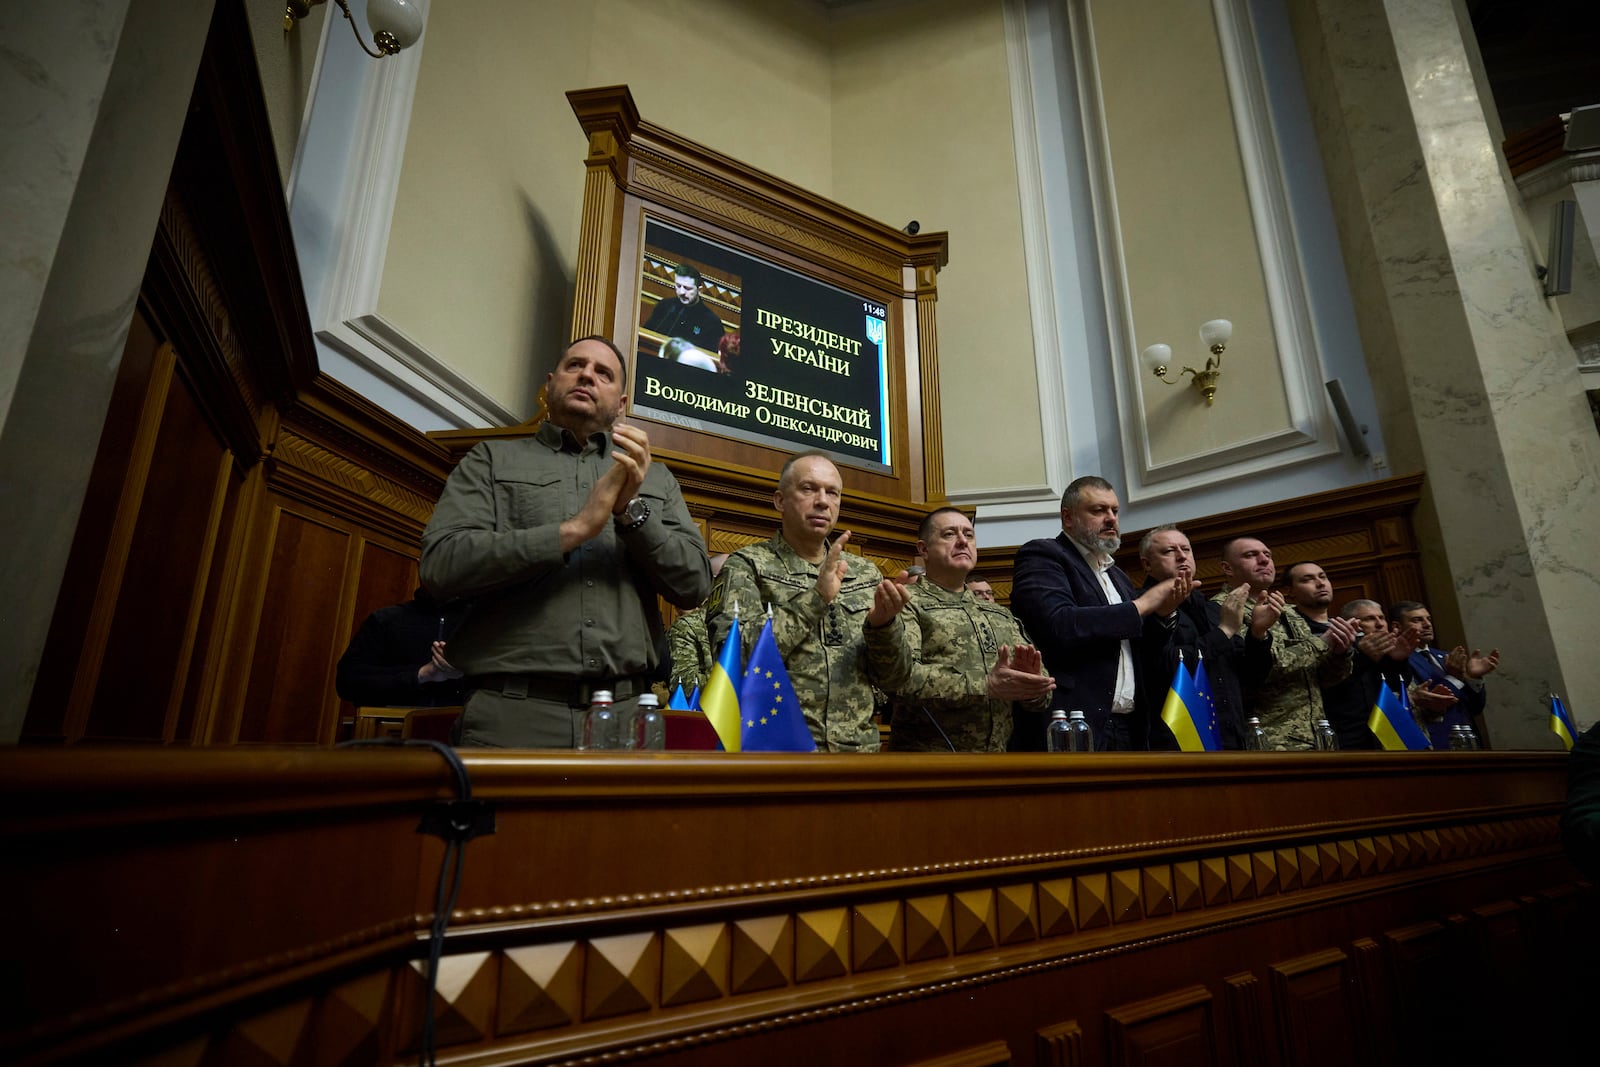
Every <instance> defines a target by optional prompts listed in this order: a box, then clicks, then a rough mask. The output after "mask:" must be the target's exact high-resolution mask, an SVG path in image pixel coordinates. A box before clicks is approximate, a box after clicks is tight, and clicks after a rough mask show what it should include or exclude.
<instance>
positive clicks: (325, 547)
mask: <svg viewBox="0 0 1600 1067" xmlns="http://www.w3.org/2000/svg"><path fill="white" fill-rule="evenodd" d="M269 507H271V509H272V520H271V531H272V532H271V537H270V539H269V542H268V545H267V547H266V549H265V559H266V561H267V562H266V565H265V566H264V567H262V568H261V571H260V576H261V585H260V592H259V594H258V599H257V603H258V604H259V608H258V612H259V614H258V616H257V619H256V626H255V630H254V633H253V634H252V636H251V640H250V642H249V644H250V648H251V654H250V656H249V658H248V668H247V670H248V683H247V685H246V686H245V690H244V693H243V696H242V699H241V711H240V720H239V727H238V732H237V733H236V735H235V738H234V741H235V743H237V744H248V743H252V742H254V743H260V742H267V743H278V744H281V743H285V742H288V743H318V742H320V743H324V744H326V743H329V742H331V741H332V740H333V737H334V734H335V732H336V730H337V727H338V722H337V698H336V697H335V695H334V692H333V663H334V660H335V659H336V658H337V654H336V652H335V651H334V648H335V646H336V645H337V643H338V640H339V634H341V633H342V632H344V629H345V625H344V623H343V622H342V620H344V619H345V618H347V617H348V615H349V608H348V604H349V598H350V591H349V588H348V585H349V580H350V566H351V558H352V555H353V554H354V552H355V549H356V544H355V539H354V538H353V536H352V534H351V532H350V531H349V530H348V529H345V528H342V527H341V526H340V525H339V524H336V523H334V522H330V521H329V520H328V519H327V518H326V517H324V516H321V515H317V514H315V513H312V512H310V511H309V509H301V508H297V507H290V506H287V505H286V504H285V503H284V502H282V501H279V500H276V499H273V498H270V497H269ZM334 590H338V591H339V593H338V595H337V600H336V602H335V603H333V604H330V603H329V600H330V597H329V594H330V592H331V591H334Z"/></svg>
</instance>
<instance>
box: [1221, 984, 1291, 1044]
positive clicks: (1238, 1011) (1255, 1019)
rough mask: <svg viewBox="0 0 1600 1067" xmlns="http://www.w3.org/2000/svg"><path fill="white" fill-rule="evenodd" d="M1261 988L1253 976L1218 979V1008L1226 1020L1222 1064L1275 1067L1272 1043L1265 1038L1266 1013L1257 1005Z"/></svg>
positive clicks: (1259, 1004)
mask: <svg viewBox="0 0 1600 1067" xmlns="http://www.w3.org/2000/svg"><path fill="white" fill-rule="evenodd" d="M1261 998H1262V985H1261V981H1260V979H1258V978H1257V977H1256V976H1255V974H1254V973H1253V972H1250V971H1243V972H1241V973H1239V974H1230V975H1227V976H1226V977H1224V978H1223V979H1222V1008H1223V1011H1225V1012H1226V1013H1227V1019H1228V1026H1227V1031H1228V1044H1227V1047H1226V1049H1225V1051H1224V1052H1223V1053H1222V1056H1221V1059H1222V1061H1223V1062H1224V1063H1231V1064H1235V1065H1236V1067H1268V1065H1269V1064H1271V1065H1276V1063H1277V1057H1276V1056H1272V1055H1270V1053H1269V1052H1268V1050H1269V1049H1275V1048H1276V1043H1275V1042H1271V1041H1269V1040H1268V1038H1267V1021H1266V1010H1265V1008H1264V1006H1263V1005H1262V1003H1261Z"/></svg>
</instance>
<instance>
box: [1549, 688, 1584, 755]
mask: <svg viewBox="0 0 1600 1067" xmlns="http://www.w3.org/2000/svg"><path fill="white" fill-rule="evenodd" d="M1550 732H1551V733H1553V734H1555V735H1556V736H1557V737H1559V738H1561V743H1562V744H1563V745H1566V746H1567V751H1568V752H1571V751H1572V739H1573V738H1574V737H1576V736H1577V735H1578V727H1577V726H1576V725H1575V724H1574V723H1573V721H1572V716H1571V715H1570V714H1568V712H1567V706H1566V705H1565V704H1563V703H1561V698H1560V697H1558V696H1556V695H1555V694H1554V693H1551V694H1550Z"/></svg>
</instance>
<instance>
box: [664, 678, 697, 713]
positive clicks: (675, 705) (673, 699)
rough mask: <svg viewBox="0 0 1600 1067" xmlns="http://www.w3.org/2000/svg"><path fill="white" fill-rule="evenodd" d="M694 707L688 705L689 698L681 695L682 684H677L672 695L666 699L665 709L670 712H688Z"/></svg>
mask: <svg viewBox="0 0 1600 1067" xmlns="http://www.w3.org/2000/svg"><path fill="white" fill-rule="evenodd" d="M693 706H694V705H693V704H690V703H689V698H688V697H686V696H684V695H683V683H682V682H679V683H678V685H677V688H675V689H674V690H673V691H672V695H671V696H669V697H668V698H667V707H668V709H670V710H672V711H688V710H689V709H690V708H692V707H693Z"/></svg>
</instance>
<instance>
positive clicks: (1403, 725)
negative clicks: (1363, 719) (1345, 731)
mask: <svg viewBox="0 0 1600 1067" xmlns="http://www.w3.org/2000/svg"><path fill="white" fill-rule="evenodd" d="M1409 703H1410V702H1409V701H1407V700H1406V697H1405V692H1404V690H1402V691H1401V693H1400V695H1399V696H1396V695H1395V692H1394V690H1393V689H1390V688H1389V687H1388V685H1386V684H1385V683H1383V682H1379V683H1378V702H1377V703H1376V704H1374V705H1373V706H1372V714H1371V715H1369V716H1368V717H1367V729H1369V730H1371V731H1372V733H1373V736H1374V737H1376V738H1377V739H1378V743H1379V744H1380V745H1382V746H1383V747H1384V748H1386V749H1388V750H1389V751H1391V752H1403V751H1407V750H1410V751H1420V750H1423V749H1429V748H1432V747H1433V745H1431V744H1430V743H1429V742H1428V735H1427V734H1426V733H1424V732H1423V730H1422V727H1420V726H1418V725H1417V721H1416V720H1415V719H1413V718H1412V717H1411V708H1410V706H1409Z"/></svg>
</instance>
